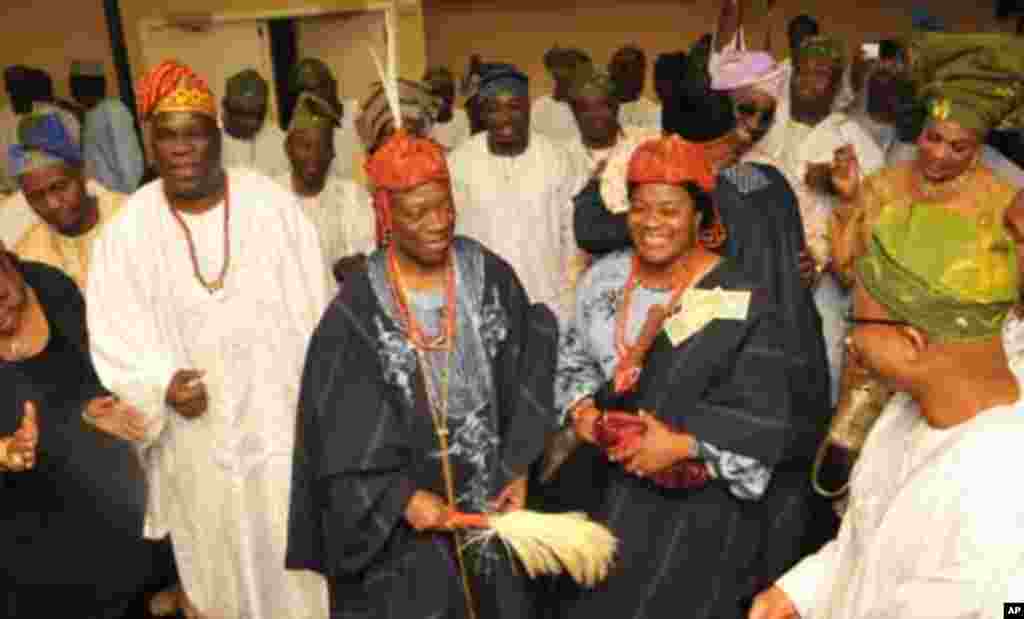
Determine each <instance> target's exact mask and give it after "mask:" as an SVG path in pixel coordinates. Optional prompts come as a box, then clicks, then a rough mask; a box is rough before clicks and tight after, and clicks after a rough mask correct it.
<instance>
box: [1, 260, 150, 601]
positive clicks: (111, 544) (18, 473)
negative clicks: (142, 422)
mask: <svg viewBox="0 0 1024 619" xmlns="http://www.w3.org/2000/svg"><path fill="white" fill-rule="evenodd" d="M84 311H85V307H84V303H83V300H82V296H81V293H80V292H79V291H78V289H77V288H76V287H75V285H74V284H73V283H72V282H71V280H69V279H68V278H67V277H65V276H64V275H62V274H61V273H60V272H58V271H56V270H55V269H52V268H50V267H47V266H44V265H41V264H37V263H32V262H21V261H20V260H18V259H17V258H16V257H14V256H13V255H12V254H8V253H6V252H4V251H3V247H2V246H0V359H2V361H3V362H2V363H0V401H2V402H3V405H4V406H3V409H2V413H0V437H5V438H6V437H8V436H10V435H11V434H12V433H14V432H15V430H17V433H16V434H15V437H14V439H15V443H16V444H15V445H14V447H18V451H14V452H13V455H15V456H17V458H16V459H15V461H14V462H11V461H10V456H11V455H12V449H11V445H7V452H8V458H7V461H6V462H3V463H2V464H6V465H11V464H13V465H14V466H5V467H0V489H2V493H3V500H2V501H0V521H3V523H4V534H3V536H2V539H3V541H2V542H0V591H4V593H5V594H7V595H9V596H11V597H10V599H9V600H5V601H6V602H8V603H13V605H14V607H13V609H11V608H5V610H12V611H13V613H12V614H11V616H17V617H52V616H60V615H68V614H81V615H85V616H90V617H91V616H103V617H108V616H109V617H113V616H122V615H123V613H124V611H125V607H127V606H128V605H129V604H131V603H132V602H133V601H134V599H135V597H136V596H138V595H139V594H141V593H142V591H143V590H144V589H145V588H146V587H147V584H148V583H151V582H152V581H153V579H154V577H155V576H157V575H158V573H159V572H165V571H166V570H167V566H166V565H163V564H159V563H158V561H157V556H158V555H157V553H158V552H159V550H160V548H159V545H158V544H154V543H152V542H147V541H144V540H142V539H141V538H140V536H139V531H141V530H142V511H143V506H144V496H145V494H144V478H143V475H142V472H141V470H140V469H139V467H138V464H137V463H138V460H137V456H136V454H135V453H134V450H133V448H132V446H131V445H130V444H128V443H127V442H122V441H119V440H115V439H113V438H112V437H108V436H105V435H103V434H100V433H98V432H96V431H94V430H93V428H92V427H90V426H95V427H97V428H100V429H102V430H103V431H105V432H110V433H111V434H117V435H120V434H121V433H125V434H127V435H132V434H133V433H136V432H139V431H140V430H139V428H138V420H139V419H140V418H139V417H138V414H137V413H136V412H134V411H133V409H131V407H129V406H126V405H125V404H123V403H122V402H120V401H117V400H116V399H113V398H110V397H109V394H108V392H107V391H106V389H104V388H103V386H102V385H101V384H100V382H99V379H98V378H97V376H96V371H95V370H94V369H93V365H92V363H91V361H90V360H89V355H88V352H87V348H86V341H85V340H86V338H85V313H84ZM29 401H30V402H31V404H30V405H26V402H29ZM30 409H31V411H32V414H31V415H27V414H26V412H27V411H29V410H30ZM33 417H34V419H32V418H33ZM133 420H134V421H133ZM19 442H20V443H21V445H20V446H19V445H18V444H17V443H19ZM26 442H28V443H31V447H32V449H31V450H25V449H23V448H24V446H25V445H24V444H25V443H26ZM19 460H21V461H26V462H25V464H34V466H18V465H19V464H22V462H19ZM32 461H34V462H32ZM5 469H6V470H5ZM83 531H87V532H88V533H87V534H83V533H82V532H83ZM97 556H103V557H104V558H105V560H106V563H105V565H104V568H103V569H102V570H96V569H95V557H97ZM56 557H60V560H54V559H55V558H56Z"/></svg>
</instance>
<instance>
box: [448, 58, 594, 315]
mask: <svg viewBox="0 0 1024 619" xmlns="http://www.w3.org/2000/svg"><path fill="white" fill-rule="evenodd" d="M566 89H568V85H566ZM567 94H568V93H567V92H566V95H567ZM478 96H479V97H480V101H481V105H482V106H483V119H484V123H485V124H486V126H487V131H486V132H485V133H482V134H480V135H476V136H473V137H472V138H470V139H469V140H467V141H466V142H464V143H463V144H462V146H460V147H459V148H458V149H456V151H455V152H454V153H452V154H451V156H450V158H449V166H450V169H451V175H452V183H453V187H454V193H455V203H456V205H457V206H458V209H459V221H458V231H459V232H460V233H461V234H464V235H466V236H469V237H471V238H474V239H476V240H478V241H480V242H481V243H483V244H484V245H485V246H487V247H489V248H491V249H492V251H494V252H495V253H497V254H498V255H499V256H501V257H502V258H504V259H505V260H508V262H509V264H511V265H512V268H513V269H515V271H516V274H517V275H518V276H519V278H520V279H521V280H522V282H523V286H525V287H526V292H527V293H528V294H529V295H530V299H532V300H533V301H535V302H538V303H546V304H548V305H549V306H550V307H551V308H552V309H554V310H555V313H556V314H558V316H559V318H560V319H563V320H564V319H566V318H567V317H568V316H569V314H570V313H571V311H572V307H573V293H572V281H571V277H572V273H573V267H574V264H575V259H576V241H575V239H574V238H573V233H572V203H571V199H572V196H573V193H574V192H575V190H576V188H577V183H578V178H577V176H576V174H575V172H574V167H573V165H572V162H571V160H570V158H569V156H568V154H567V153H566V152H565V149H564V148H563V147H562V146H560V145H557V144H556V143H555V142H553V141H552V140H551V139H549V138H547V137H545V136H544V135H542V134H540V133H537V132H533V131H530V99H529V82H528V78H527V77H526V75H524V74H523V73H521V72H520V71H518V70H516V69H515V68H514V67H508V66H502V67H498V68H496V69H494V70H492V71H491V72H490V73H487V74H485V75H484V76H483V78H482V79H481V82H480V94H479V95H478ZM573 122H574V124H575V120H574V121H573Z"/></svg>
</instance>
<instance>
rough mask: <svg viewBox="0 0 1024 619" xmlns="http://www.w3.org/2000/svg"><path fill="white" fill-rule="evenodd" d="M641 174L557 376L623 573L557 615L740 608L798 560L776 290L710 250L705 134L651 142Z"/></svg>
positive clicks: (713, 221) (632, 180)
mask: <svg viewBox="0 0 1024 619" xmlns="http://www.w3.org/2000/svg"><path fill="white" fill-rule="evenodd" d="M628 178H629V201H630V206H629V212H628V225H629V233H630V237H631V240H632V244H633V248H632V249H627V250H623V251H620V252H617V253H613V254H610V255H608V256H607V257H605V258H603V259H601V260H600V261H598V262H597V263H596V264H594V265H593V266H592V267H591V269H590V270H589V271H588V272H587V274H586V275H585V276H584V277H583V278H582V280H581V282H580V284H579V287H578V289H577V305H576V312H575V319H574V322H573V324H572V326H571V328H570V330H569V331H568V333H567V334H566V335H565V336H564V337H563V342H562V345H561V350H560V353H559V362H558V370H557V378H556V387H555V394H556V403H557V405H558V407H559V408H560V410H561V411H563V418H564V423H565V424H568V425H571V427H573V428H574V429H575V431H576V434H577V436H578V437H579V438H580V439H582V440H584V441H587V442H591V443H596V444H598V445H600V446H601V448H602V449H603V450H604V452H605V454H606V455H607V458H606V460H605V461H604V462H601V463H600V464H599V465H598V466H599V467H600V469H599V470H595V471H594V474H595V476H597V475H607V477H608V487H607V490H606V491H605V493H604V496H603V500H602V502H601V505H600V507H599V508H598V510H597V511H598V513H597V516H598V518H599V519H601V520H603V521H604V522H605V523H606V524H607V525H608V526H609V527H611V528H612V530H613V531H614V533H615V534H616V535H617V536H618V537H619V539H620V540H621V546H620V548H621V552H620V555H619V557H618V569H617V571H616V573H615V574H613V575H612V577H611V578H609V580H608V581H606V582H605V583H604V584H602V585H601V586H599V587H598V588H597V589H595V590H593V591H588V592H583V593H580V594H579V595H578V596H576V599H572V600H570V601H568V602H567V603H566V604H565V605H564V608H563V611H562V613H561V614H562V616H565V617H570V618H573V619H575V618H583V617H594V616H609V617H614V616H631V617H632V616H644V617H648V618H650V619H657V618H661V617H665V618H668V617H687V618H701V619H703V618H707V619H711V618H714V619H723V618H729V617H736V618H739V617H742V616H744V610H743V609H744V606H745V605H746V604H747V602H748V601H749V599H750V597H751V596H752V594H753V593H755V592H756V590H757V588H756V587H757V584H758V583H760V582H768V581H770V579H771V578H773V577H774V576H777V575H778V574H779V573H781V571H782V570H783V569H784V568H785V567H787V566H788V563H789V562H792V561H795V559H796V558H797V557H798V556H799V554H798V553H799V548H796V547H787V545H786V544H785V542H783V546H782V547H779V548H773V547H772V543H773V540H772V539H771V537H772V536H766V535H765V534H764V533H765V531H766V530H767V529H768V524H769V523H772V526H773V527H775V528H774V529H772V530H773V531H779V530H780V529H779V526H780V525H779V522H783V523H784V524H785V526H786V527H787V528H788V529H791V531H790V532H789V533H791V534H787V535H781V536H779V537H780V538H781V539H790V540H792V539H795V538H796V539H798V538H799V537H800V531H801V530H802V528H803V526H804V524H805V520H806V509H805V507H804V505H803V503H802V497H803V495H804V494H805V492H804V489H803V486H805V485H806V482H805V479H804V477H803V476H802V474H803V471H805V470H806V469H805V468H804V466H803V465H801V466H799V467H793V466H792V465H791V460H792V458H791V455H790V454H791V453H792V451H793V445H795V444H797V443H799V442H800V440H799V439H800V437H801V433H802V432H803V429H802V428H803V424H801V423H800V422H799V421H797V420H795V419H794V418H793V414H792V413H793V407H792V403H791V400H790V388H789V380H790V378H789V372H790V370H789V368H788V367H787V362H786V359H787V348H788V346H789V342H790V341H791V340H792V337H793V334H792V333H791V329H790V327H788V326H787V324H786V322H785V321H784V319H783V318H782V317H781V316H780V313H779V310H778V306H777V305H776V301H775V299H774V298H773V297H772V295H771V294H770V293H768V292H766V291H764V290H763V289H762V288H759V287H758V286H757V285H756V284H754V283H753V282H755V281H756V280H755V279H754V278H753V277H751V276H748V275H747V274H746V273H744V272H743V271H742V270H741V269H740V267H739V266H737V264H735V263H734V262H732V261H731V260H729V259H727V258H723V257H721V256H720V255H719V254H718V253H716V251H715V250H716V249H718V248H719V246H721V245H722V244H723V242H724V241H725V238H724V231H723V229H722V226H721V224H720V222H719V218H718V216H717V212H716V209H715V208H714V206H713V204H712V202H711V198H710V196H709V194H710V192H711V191H712V190H713V189H714V187H715V176H714V173H713V169H712V165H711V163H710V162H709V158H708V154H707V153H706V150H705V147H704V146H703V145H700V144H694V143H690V142H687V141H685V140H683V139H682V138H680V137H678V136H671V137H663V138H659V139H655V140H651V141H648V142H646V143H644V144H642V145H641V146H639V147H638V148H637V150H636V152H635V153H634V155H633V157H632V159H631V160H630V164H629V169H628ZM623 409H626V410H633V411H634V412H633V413H625V412H622V410H623ZM624 428H625V429H627V431H625V432H624V431H623V429H624ZM609 430H610V431H609ZM790 468H793V469H794V473H793V474H792V475H791V474H790V473H789V469H790ZM787 498H789V499H790V500H788V501H787V500H786V499H787ZM780 505H789V506H790V509H789V511H781V510H780V509H779V506H780ZM762 555H764V556H769V555H770V556H771V558H772V560H773V561H775V560H776V558H778V560H780V561H782V562H783V564H782V565H775V564H774V563H773V564H772V565H769V564H768V563H767V562H766V561H765V560H763V559H762V558H761V557H762Z"/></svg>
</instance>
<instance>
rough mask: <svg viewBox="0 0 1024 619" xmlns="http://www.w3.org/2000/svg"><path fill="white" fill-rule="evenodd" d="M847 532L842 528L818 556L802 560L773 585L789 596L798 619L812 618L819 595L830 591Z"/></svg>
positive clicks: (809, 556) (819, 551) (822, 548)
mask: <svg viewBox="0 0 1024 619" xmlns="http://www.w3.org/2000/svg"><path fill="white" fill-rule="evenodd" d="M846 529H847V527H842V528H841V529H840V530H839V536H838V537H837V538H836V539H833V540H831V541H829V542H828V543H827V544H825V545H824V546H822V547H821V549H819V550H818V552H816V553H814V554H812V555H808V556H807V557H804V559H803V560H801V561H800V563H797V564H796V565H795V566H794V567H793V568H791V569H790V570H789V571H788V572H786V573H785V574H784V575H783V576H782V578H780V579H779V580H778V581H777V582H776V583H775V584H776V586H778V587H779V588H780V589H782V590H783V591H785V592H786V595H787V596H789V599H790V600H791V601H792V602H793V605H794V606H796V610H797V613H799V615H800V617H801V619H811V618H812V617H814V610H815V605H816V602H817V600H818V599H820V593H819V592H821V591H831V590H832V587H833V586H834V584H835V581H836V578H835V576H836V570H837V569H838V567H839V548H840V547H841V546H843V545H845V541H846V538H848V537H849V532H848V531H847V530H846Z"/></svg>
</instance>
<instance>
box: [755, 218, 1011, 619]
mask: <svg viewBox="0 0 1024 619" xmlns="http://www.w3.org/2000/svg"><path fill="white" fill-rule="evenodd" d="M1005 209H1006V207H1005V206H1004V207H999V208H985V209H983V210H982V212H979V213H977V214H972V215H963V214H961V213H954V212H952V211H948V210H946V209H940V208H924V209H888V210H886V211H885V212H884V213H883V214H882V215H881V216H880V219H879V222H878V224H877V225H876V226H875V228H874V231H873V235H872V238H871V241H870V244H869V248H868V250H867V252H866V253H865V254H864V255H863V257H862V258H860V259H859V260H858V261H857V263H856V268H855V272H856V284H855V286H854V290H853V311H852V314H851V316H850V319H849V322H850V323H851V325H850V334H849V336H848V337H847V346H848V347H849V349H850V353H851V355H850V358H851V360H852V363H853V365H855V366H857V367H859V368H860V369H861V370H862V371H864V372H867V373H869V374H871V375H874V376H875V377H876V378H878V379H880V380H881V381H883V382H884V383H886V384H887V386H889V387H890V388H892V389H893V390H895V391H897V392H899V393H898V394H897V395H896V396H894V397H893V399H892V400H891V401H890V402H889V404H888V405H887V406H886V408H885V410H884V411H883V413H882V415H881V417H880V418H879V419H878V421H877V423H876V424H875V425H874V427H873V429H872V431H871V434H870V435H868V439H867V442H866V443H865V445H864V448H863V451H862V452H861V457H860V459H859V461H858V462H857V465H856V468H855V469H854V471H853V475H852V478H851V483H850V488H851V489H850V503H849V508H848V510H847V513H846V516H845V518H844V520H843V524H842V527H841V528H840V530H839V534H838V536H837V537H836V538H835V539H834V540H833V541H831V542H829V543H828V544H826V545H825V546H824V547H823V548H822V549H821V550H820V551H819V552H817V553H816V554H814V555H811V556H809V557H807V558H805V559H804V560H803V561H801V562H800V563H798V564H797V565H796V567H794V568H793V569H791V570H790V571H789V572H788V573H786V575H784V576H783V577H782V578H781V579H779V580H778V581H777V582H776V584H775V586H773V587H771V588H770V589H768V590H767V591H765V592H764V593H762V594H761V595H759V596H758V597H757V598H756V599H755V603H754V606H753V608H752V610H751V612H750V615H749V617H750V619H791V618H794V617H803V618H810V617H830V618H832V619H853V618H859V617H892V618H896V617H908V618H909V617H929V618H932V619H938V618H953V617H989V616H998V615H999V611H1000V609H1001V608H1002V606H1003V603H1004V602H1007V601H1012V598H1011V597H1010V593H1009V584H1010V583H1011V582H1012V580H1013V579H1014V577H1015V576H1017V577H1019V571H1018V570H1020V568H1021V566H1022V565H1024V561H1022V559H1024V548H1022V546H1021V545H1020V544H1019V543H1017V542H1016V540H1017V539H1018V538H1019V534H1020V531H1021V530H1022V528H1024V494H1022V493H1020V492H1015V491H1014V489H1015V488H1016V487H1017V486H1018V485H1019V473H1018V471H1017V470H1016V468H1015V467H1013V466H1007V464H1008V463H1009V462H1010V459H1009V458H1010V457H1011V454H1013V453H1015V452H1017V451H1019V450H1020V446H1021V444H1024V414H1022V413H1024V403H1022V402H1021V387H1020V384H1019V383H1018V379H1017V377H1016V376H1015V375H1014V373H1013V372H1012V371H1011V369H1010V367H1009V366H1008V362H1007V353H1006V351H1005V350H1004V344H1003V342H1002V338H1001V330H1002V328H1003V325H1004V323H1005V322H1006V320H1007V317H1008V315H1009V314H1010V312H1011V307H1012V306H1013V304H1014V303H1015V302H1016V300H1017V298H1018V292H1019V289H1018V284H1019V272H1018V271H1019V267H1018V264H1017V259H1016V258H1017V257H1016V253H1017V250H1016V249H1015V245H1014V243H1013V242H1012V240H1011V238H1010V235H1009V232H1008V231H1007V230H1006V229H1005V228H1004V226H1003V219H1004V218H1003V215H1004V212H1005Z"/></svg>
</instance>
